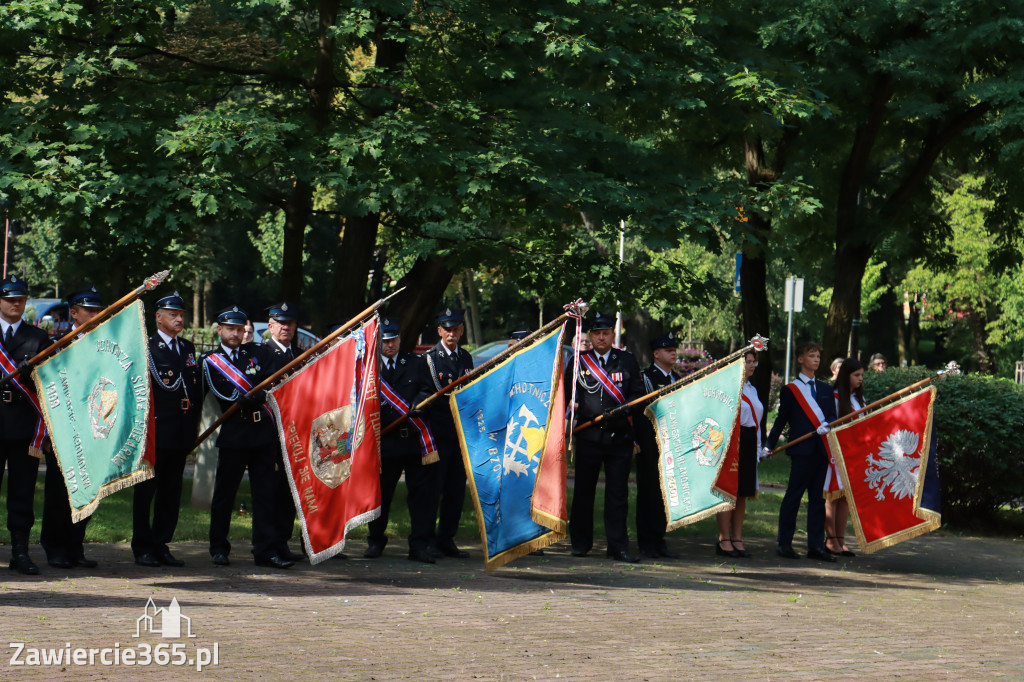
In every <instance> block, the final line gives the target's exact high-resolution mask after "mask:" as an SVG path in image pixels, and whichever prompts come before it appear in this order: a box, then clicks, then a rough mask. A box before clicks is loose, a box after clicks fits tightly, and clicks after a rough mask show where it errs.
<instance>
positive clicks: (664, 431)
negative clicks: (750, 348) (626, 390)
mask: <svg viewBox="0 0 1024 682" xmlns="http://www.w3.org/2000/svg"><path fill="white" fill-rule="evenodd" d="M745 367H746V365H745V362H744V360H743V358H739V359H738V360H736V361H735V362H731V363H729V364H728V365H726V366H725V367H723V368H722V369H720V370H718V371H717V372H714V373H713V374H709V375H708V376H706V377H703V378H702V379H698V380H697V381H694V382H693V383H691V384H687V385H686V386H683V387H682V388H679V389H677V390H675V391H673V392H672V393H669V394H667V395H665V396H662V397H661V398H658V399H657V400H655V401H654V402H653V403H651V404H650V405H649V406H648V407H647V409H646V410H645V411H644V414H646V415H647V417H648V418H649V419H650V420H651V421H652V422H653V423H654V431H655V433H656V435H657V440H658V455H659V456H658V469H659V471H660V473H661V490H662V495H663V497H664V499H665V516H666V518H667V519H668V526H667V530H673V529H675V528H678V527H680V526H685V525H688V524H691V523H695V522H697V521H700V520H702V519H705V518H707V517H709V516H711V515H712V514H716V513H718V512H720V511H726V510H728V509H732V508H733V506H734V505H733V502H732V501H731V500H729V499H728V497H729V494H728V493H722V492H716V490H715V489H714V488H715V486H716V485H717V484H718V479H719V476H720V474H721V473H722V469H723V463H724V462H725V459H726V453H727V451H728V450H729V445H730V443H731V442H732V439H733V432H734V431H735V430H736V425H737V424H738V423H739V421H738V419H739V410H740V394H741V393H742V391H743V381H744V378H745V373H746V369H745ZM729 473H730V472H729V471H728V470H727V471H726V474H727V475H728V474H729ZM727 477H728V476H726V478H727ZM732 497H733V499H735V488H733V493H732Z"/></svg>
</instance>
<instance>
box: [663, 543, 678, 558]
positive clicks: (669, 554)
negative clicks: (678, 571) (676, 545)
mask: <svg viewBox="0 0 1024 682" xmlns="http://www.w3.org/2000/svg"><path fill="white" fill-rule="evenodd" d="M658 556H660V557H663V558H665V559H678V558H679V555H678V554H676V553H675V552H673V551H671V550H669V548H668V545H666V544H665V543H664V542H663V543H661V544H660V545H658Z"/></svg>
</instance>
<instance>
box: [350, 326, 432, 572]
mask: <svg viewBox="0 0 1024 682" xmlns="http://www.w3.org/2000/svg"><path fill="white" fill-rule="evenodd" d="M400 334H401V328H400V326H399V323H398V320H392V319H390V318H385V319H384V320H382V321H381V356H382V357H381V359H380V380H381V400H380V419H381V428H384V427H386V426H388V425H389V424H391V423H392V422H394V421H395V420H397V419H398V418H399V417H401V416H402V415H403V414H404V413H405V412H407V411H410V410H412V408H415V407H416V404H417V403H419V402H422V401H423V400H424V399H425V398H427V397H428V396H429V395H431V394H432V393H433V391H431V390H430V386H429V383H428V382H429V379H428V378H427V363H426V362H425V361H424V360H423V358H421V357H420V356H418V355H416V354H414V353H403V352H401V351H399V345H400V344H401V341H402V339H401V336H400ZM393 403H397V404H398V406H397V407H396V405H395V404H393ZM402 403H404V405H403V404H402ZM412 416H414V417H420V415H418V414H416V412H415V411H413V415H412ZM420 425H422V426H426V423H425V422H424V421H423V420H422V418H420V419H419V424H416V423H414V422H413V420H412V419H408V420H406V421H405V422H403V423H402V424H401V425H400V426H399V427H398V428H397V429H396V430H395V431H393V432H391V433H389V434H388V435H386V436H384V437H383V438H381V442H380V465H381V471H380V516H379V517H377V518H376V519H375V520H373V521H371V522H370V533H369V535H368V537H367V548H366V552H365V553H364V554H363V556H364V557H366V558H367V559H375V558H377V557H379V556H380V555H381V554H382V553H383V552H384V547H385V545H387V544H388V538H387V533H386V531H387V527H388V513H389V510H390V508H391V501H392V499H393V498H394V495H395V487H396V486H397V485H398V479H399V478H400V477H401V476H402V472H403V471H404V472H405V486H406V489H407V490H408V504H409V521H410V523H411V525H412V529H411V532H410V533H409V558H410V559H411V560H413V561H422V562H425V563H428V564H432V563H435V562H434V557H432V556H431V555H430V553H429V552H428V551H427V546H428V544H429V542H430V535H431V533H432V532H433V525H434V524H433V517H432V516H431V512H433V511H434V508H433V506H432V505H431V499H432V496H433V488H434V482H435V479H436V476H437V474H436V473H435V472H436V470H437V467H438V464H437V463H432V464H423V456H424V455H425V454H427V453H425V452H424V449H425V447H426V448H429V447H430V444H432V443H433V436H432V434H431V431H430V429H429V427H428V426H427V428H426V429H424V431H425V433H422V434H421V431H420Z"/></svg>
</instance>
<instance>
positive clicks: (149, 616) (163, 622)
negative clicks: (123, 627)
mask: <svg viewBox="0 0 1024 682" xmlns="http://www.w3.org/2000/svg"><path fill="white" fill-rule="evenodd" d="M182 621H184V622H185V633H186V636H187V637H195V635H193V634H192V619H191V618H189V617H188V616H186V615H183V614H182V613H181V606H179V605H178V599H177V597H172V598H171V603H170V605H169V606H167V607H166V608H159V609H158V608H157V607H156V604H154V603H153V598H152V597H150V598H149V601H147V602H146V610H145V611H144V612H143V614H142V615H141V616H139V618H138V620H136V621H135V634H134V635H132V636H133V637H141V636H142V633H144V632H148V633H150V634H153V635H160V636H161V637H165V638H175V639H177V638H178V637H181V630H182V628H181V623H182Z"/></svg>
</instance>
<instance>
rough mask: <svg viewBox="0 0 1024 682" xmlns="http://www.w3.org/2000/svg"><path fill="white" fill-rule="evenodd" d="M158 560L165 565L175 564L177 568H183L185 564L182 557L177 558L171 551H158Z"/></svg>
mask: <svg viewBox="0 0 1024 682" xmlns="http://www.w3.org/2000/svg"><path fill="white" fill-rule="evenodd" d="M156 560H157V561H159V562H160V563H161V564H163V565H164V566H174V567H175V568H181V567H182V566H184V565H185V562H184V561H182V560H181V559H175V558H174V555H173V554H171V553H170V552H157V554H156Z"/></svg>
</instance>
